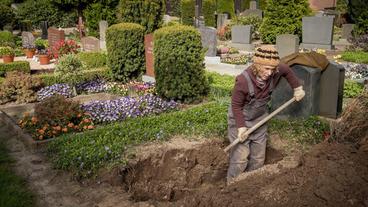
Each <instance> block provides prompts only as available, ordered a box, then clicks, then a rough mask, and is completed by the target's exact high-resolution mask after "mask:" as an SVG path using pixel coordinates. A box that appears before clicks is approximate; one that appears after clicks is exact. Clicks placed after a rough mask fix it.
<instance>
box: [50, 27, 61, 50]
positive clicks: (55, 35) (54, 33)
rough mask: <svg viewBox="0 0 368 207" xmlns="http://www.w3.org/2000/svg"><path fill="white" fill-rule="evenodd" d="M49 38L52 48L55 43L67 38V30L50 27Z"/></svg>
mask: <svg viewBox="0 0 368 207" xmlns="http://www.w3.org/2000/svg"><path fill="white" fill-rule="evenodd" d="M47 34H48V35H47V39H48V41H49V46H50V48H52V47H53V46H54V44H55V43H57V42H59V41H60V40H65V32H64V30H58V29H56V28H55V27H50V28H49V29H48V30H47Z"/></svg>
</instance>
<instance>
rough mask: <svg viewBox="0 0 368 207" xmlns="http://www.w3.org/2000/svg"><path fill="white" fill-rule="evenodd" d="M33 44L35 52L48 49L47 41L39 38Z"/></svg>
mask: <svg viewBox="0 0 368 207" xmlns="http://www.w3.org/2000/svg"><path fill="white" fill-rule="evenodd" d="M34 43H35V46H36V49H37V50H44V49H46V48H48V47H49V41H48V40H44V39H41V38H37V39H36V40H35V42H34Z"/></svg>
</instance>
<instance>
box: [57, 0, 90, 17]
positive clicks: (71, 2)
mask: <svg viewBox="0 0 368 207" xmlns="http://www.w3.org/2000/svg"><path fill="white" fill-rule="evenodd" d="M51 2H52V3H53V4H55V5H57V6H58V7H59V8H60V9H62V10H67V11H68V10H73V9H76V10H77V11H78V16H82V11H83V10H84V9H85V8H86V7H87V6H88V5H89V4H92V3H94V2H95V1H90V0H51Z"/></svg>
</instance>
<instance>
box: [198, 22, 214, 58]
mask: <svg viewBox="0 0 368 207" xmlns="http://www.w3.org/2000/svg"><path fill="white" fill-rule="evenodd" d="M199 31H200V33H201V41H202V46H203V48H205V49H207V52H206V56H209V57H214V56H216V54H217V30H216V29H215V28H213V27H201V28H199Z"/></svg>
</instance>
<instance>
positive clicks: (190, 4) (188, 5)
mask: <svg viewBox="0 0 368 207" xmlns="http://www.w3.org/2000/svg"><path fill="white" fill-rule="evenodd" d="M180 7H181V14H180V17H181V23H182V24H185V25H191V26H193V25H194V17H195V1H194V0H181V2H180Z"/></svg>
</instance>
